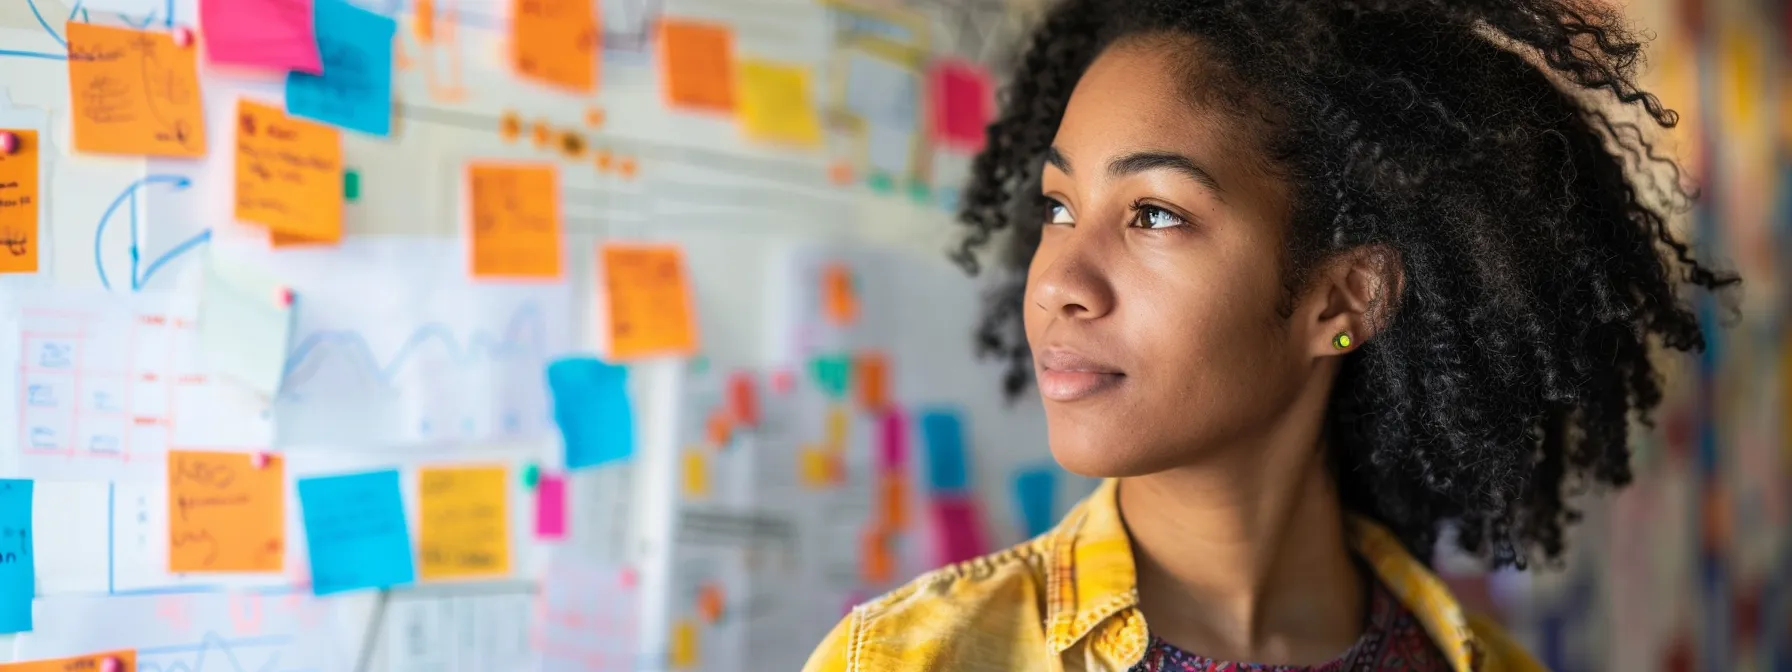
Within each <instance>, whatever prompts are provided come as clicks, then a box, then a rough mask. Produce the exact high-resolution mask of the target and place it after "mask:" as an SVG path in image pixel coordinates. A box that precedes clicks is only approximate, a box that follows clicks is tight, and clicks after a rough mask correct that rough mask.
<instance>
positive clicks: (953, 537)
mask: <svg viewBox="0 0 1792 672" xmlns="http://www.w3.org/2000/svg"><path fill="white" fill-rule="evenodd" d="M928 508H930V509H932V511H931V513H932V515H933V521H932V522H933V533H934V564H935V565H938V566H942V567H943V566H945V565H950V564H952V563H954V562H963V561H965V560H970V559H972V558H975V557H977V556H980V555H983V554H985V553H988V552H989V537H988V536H986V535H984V533H983V518H982V517H981V516H980V515H979V514H978V511H977V502H976V500H973V499H971V498H969V497H940V498H936V499H934V500H933V502H932V503H931V504H930V506H929V507H928Z"/></svg>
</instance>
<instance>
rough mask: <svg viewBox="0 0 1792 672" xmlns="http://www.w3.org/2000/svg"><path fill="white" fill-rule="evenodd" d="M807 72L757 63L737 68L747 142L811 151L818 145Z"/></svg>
mask: <svg viewBox="0 0 1792 672" xmlns="http://www.w3.org/2000/svg"><path fill="white" fill-rule="evenodd" d="M814 96H815V93H814V89H813V88H812V87H811V86H810V75H809V68H808V67H806V66H803V65H797V64H793V63H792V64H786V63H778V62H775V61H767V60H761V59H744V60H742V61H741V64H740V123H741V128H742V130H744V131H745V132H746V134H747V137H748V138H751V139H754V140H761V141H765V142H773V143H782V144H790V145H797V146H801V147H814V146H817V145H820V144H821V117H820V115H818V114H817V113H816V112H815V98H814Z"/></svg>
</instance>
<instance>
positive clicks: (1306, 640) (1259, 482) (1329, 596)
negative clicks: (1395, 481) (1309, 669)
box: [1119, 441, 1367, 665]
mask: <svg viewBox="0 0 1792 672" xmlns="http://www.w3.org/2000/svg"><path fill="white" fill-rule="evenodd" d="M1266 443H1267V445H1261V446H1258V447H1257V448H1258V449H1256V450H1249V451H1246V450H1228V451H1225V454H1224V455H1216V456H1213V459H1211V460H1208V462H1209V463H1205V464H1200V465H1195V466H1190V467H1184V468H1181V469H1176V470H1171V471H1167V472H1162V473H1158V474H1152V475H1149V476H1141V477H1135V478H1128V479H1125V480H1123V481H1122V482H1121V484H1120V493H1119V498H1120V510H1121V514H1122V516H1123V518H1124V519H1125V521H1126V526H1127V530H1128V533H1129V534H1130V536H1131V537H1132V544H1133V551H1134V557H1135V558H1136V559H1135V563H1136V565H1137V568H1138V579H1139V601H1140V609H1141V610H1142V611H1143V612H1144V614H1145V618H1146V622H1147V623H1148V624H1149V626H1150V628H1151V631H1152V633H1153V634H1155V635H1157V636H1158V637H1161V638H1163V639H1164V640H1166V641H1168V642H1170V643H1172V644H1175V645H1177V646H1178V647H1181V648H1183V649H1185V650H1188V651H1190V652H1193V653H1196V654H1198V655H1202V656H1206V657H1209V658H1213V659H1216V660H1229V661H1238V662H1255V663H1266V664H1282V665H1313V664H1318V663H1323V662H1325V661H1327V660H1330V659H1332V658H1334V657H1336V656H1337V655H1339V654H1340V653H1343V652H1344V651H1345V650H1347V649H1348V648H1349V647H1350V645H1351V644H1352V643H1354V642H1355V641H1356V639H1357V637H1358V636H1359V635H1360V633H1361V632H1362V627H1363V614H1364V612H1365V608H1364V600H1365V599H1367V593H1366V591H1365V590H1364V588H1365V586H1364V581H1363V575H1362V573H1361V571H1360V570H1359V569H1358V567H1357V565H1356V563H1354V562H1353V561H1352V560H1351V556H1350V551H1349V549H1348V547H1347V542H1346V539H1345V536H1344V517H1343V512H1342V510H1341V505H1340V504H1339V499H1338V495H1337V492H1336V490H1335V489H1334V488H1333V486H1332V482H1331V478H1330V476H1329V474H1328V472H1327V470H1326V468H1325V464H1324V458H1323V456H1322V454H1321V451H1317V450H1314V449H1313V445H1314V444H1313V443H1311V442H1305V441H1301V442H1289V443H1284V442H1266ZM1302 444H1304V445H1302ZM1220 461H1224V462H1230V464H1213V463H1212V462H1220Z"/></svg>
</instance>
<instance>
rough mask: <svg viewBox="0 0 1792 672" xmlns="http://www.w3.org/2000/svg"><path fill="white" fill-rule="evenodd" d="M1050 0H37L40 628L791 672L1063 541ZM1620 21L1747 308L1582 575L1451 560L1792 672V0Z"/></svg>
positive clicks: (1573, 646)
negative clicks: (1013, 373)
mask: <svg viewBox="0 0 1792 672" xmlns="http://www.w3.org/2000/svg"><path fill="white" fill-rule="evenodd" d="M1047 2H1048V0H815V1H812V0H551V1H550V0H516V1H513V0H229V1H228V2H226V1H225V0H0V93H3V94H4V96H0V134H3V135H0V140H5V139H6V138H9V137H10V138H11V140H10V141H8V142H0V147H7V146H9V142H10V147H11V150H10V151H0V187H5V188H11V189H18V190H19V191H18V192H17V194H16V195H22V196H26V197H28V198H25V199H17V198H14V199H12V200H11V202H8V201H7V200H6V199H0V234H3V239H4V242H5V243H6V249H7V250H8V252H9V254H8V255H5V256H0V358H5V360H4V361H5V364H6V366H5V367H4V370H5V371H6V374H5V375H6V376H8V378H7V380H6V384H5V386H4V389H0V414H4V416H3V417H4V422H0V427H3V428H8V429H7V431H4V432H0V477H4V478H5V479H11V480H0V532H4V533H6V534H5V537H7V538H15V537H16V538H24V537H26V536H29V537H30V538H32V539H33V540H34V544H33V545H28V546H25V548H24V556H23V557H24V558H25V559H26V561H25V562H22V563H21V562H15V560H16V559H17V558H16V557H15V556H11V555H5V554H0V661H31V660H48V659H59V658H65V657H74V658H93V657H95V656H99V657H106V656H118V657H121V658H122V657H126V656H128V657H129V660H130V661H132V663H133V664H134V665H135V666H136V668H135V669H142V670H158V671H162V672H172V671H174V670H184V671H187V672H201V671H203V670H248V669H256V670H264V671H265V670H279V671H283V672H304V671H307V670H357V671H358V670H393V671H408V670H417V671H419V672H422V671H429V672H436V671H446V672H452V671H457V670H458V671H461V672H472V671H475V670H477V671H479V672H486V671H490V670H519V671H520V670H668V669H688V670H696V669H703V670H754V671H757V670H794V669H797V668H798V667H800V665H801V663H802V661H803V660H804V659H805V658H806V656H807V654H808V652H809V651H810V650H811V649H812V648H813V646H814V645H815V643H817V642H818V641H819V640H820V638H821V637H822V635H823V634H825V633H826V631H827V630H828V628H829V627H831V626H832V624H833V623H834V622H836V621H837V620H838V619H839V618H840V617H841V616H842V615H843V614H844V612H845V610H846V608H847V607H848V606H849V605H851V604H855V603H858V602H861V601H864V600H866V599H869V598H870V597H873V596H875V595H877V594H879V593H881V592H882V591H884V590H887V589H889V588H891V587H893V586H895V585H899V584H900V583H902V582H904V581H906V580H907V579H908V578H910V577H913V576H915V575H916V574H918V573H920V572H923V571H926V570H928V569H931V568H934V567H938V566H941V565H943V564H946V563H949V562H952V561H956V560H959V559H964V558H968V557H973V556H975V555H978V554H981V553H984V552H988V551H991V550H995V549H999V548H1002V547H1004V546H1007V545H1010V544H1013V543H1016V542H1019V541H1021V540H1023V539H1025V538H1028V537H1030V536H1032V535H1036V534H1038V533H1040V532H1041V531H1043V530H1045V529H1047V528H1049V526H1050V525H1052V524H1053V523H1054V522H1055V520H1056V518H1057V517H1058V516H1060V515H1062V514H1063V513H1064V512H1065V511H1066V510H1067V509H1068V508H1069V507H1070V506H1071V505H1072V504H1073V503H1074V502H1076V501H1077V500H1078V499H1079V498H1080V497H1082V496H1083V495H1084V494H1086V493H1087V492H1088V491H1089V490H1090V489H1091V488H1092V487H1093V486H1094V484H1093V483H1092V482H1090V481H1088V480H1087V479H1081V478H1077V477H1074V476H1071V475H1069V474H1067V473H1065V472H1063V471H1062V470H1061V469H1059V468H1057V467H1056V466H1055V465H1054V464H1053V463H1052V461H1051V458H1050V455H1049V454H1048V452H1047V450H1046V445H1045V436H1044V427H1043V420H1042V418H1041V416H1040V412H1039V409H1038V402H1037V400H1036V399H1034V398H1032V397H1030V396H1028V397H1024V398H1022V399H1020V400H1018V401H1017V402H1015V403H1012V404H1011V403H1008V402H1006V401H1005V400H1004V399H1003V398H1002V395H1001V371H1000V367H998V366H996V364H995V363H992V362H985V361H979V360H978V359H977V358H976V357H975V356H974V355H975V353H974V350H973V346H974V343H973V340H972V331H973V328H974V325H975V322H976V320H977V317H978V313H979V310H980V303H979V299H980V296H981V294H982V292H983V288H984V284H982V283H983V282H986V281H987V278H984V279H971V278H966V277H965V276H964V275H963V274H962V273H961V272H960V271H959V270H958V269H957V268H955V267H953V266H951V265H950V264H948V263H947V262H946V257H945V252H946V250H948V249H949V248H950V246H951V245H952V244H953V242H954V241H955V231H954V227H955V225H954V224H953V211H954V209H955V208H956V206H957V198H958V190H959V188H960V186H961V184H962V181H963V179H964V175H965V172H966V170H967V169H968V167H969V164H970V161H971V159H972V157H973V156H974V155H975V154H976V152H977V151H978V150H979V149H980V148H981V145H982V142H983V135H982V129H983V127H984V125H985V124H986V123H987V121H988V119H989V118H990V117H991V115H992V114H993V112H994V109H995V108H994V105H995V101H996V99H997V97H996V96H997V91H999V89H1000V87H1001V86H1002V85H1003V82H1002V81H1001V78H1002V76H1003V74H1004V73H1005V72H1006V71H1007V70H1008V67H1009V60H1008V59H1009V58H1010V57H1011V56H1012V54H1013V49H1014V47H1015V46H1016V45H1017V43H1018V41H1019V40H1021V39H1022V38H1023V37H1024V36H1025V34H1026V31H1027V28H1028V26H1029V25H1030V23H1031V21H1032V19H1033V18H1034V17H1035V16H1037V14H1038V11H1039V9H1040V8H1041V7H1043V6H1045V5H1046V4H1047ZM1624 11H1625V12H1626V13H1627V14H1628V15H1629V16H1630V17H1631V18H1632V19H1633V20H1634V22H1635V23H1636V24H1637V25H1638V26H1639V27H1641V28H1644V29H1646V30H1647V31H1648V32H1649V33H1651V34H1653V35H1654V36H1655V38H1656V39H1655V40H1654V42H1653V43H1652V45H1651V48H1650V52H1649V58H1648V62H1647V65H1646V67H1645V72H1646V76H1645V82H1646V84H1647V88H1648V89H1649V90H1650V91H1652V92H1654V93H1655V94H1657V95H1658V96H1659V97H1660V98H1661V100H1662V101H1663V103H1664V104H1666V105H1667V106H1669V107H1671V108H1673V109H1675V110H1677V111H1678V112H1679V113H1680V123H1679V124H1678V126H1677V127H1676V128H1674V129H1672V130H1671V131H1666V132H1664V135H1663V141H1662V142H1663V144H1662V145H1660V146H1661V147H1662V148H1663V149H1664V150H1671V151H1672V152H1673V153H1674V155H1676V156H1677V157H1679V159H1680V160H1681V165H1682V167H1683V169H1684V173H1683V174H1682V175H1680V176H1679V178H1678V179H1681V180H1682V182H1683V183H1684V184H1686V185H1687V186H1689V187H1694V188H1696V189H1697V190H1698V191H1699V192H1700V193H1701V198H1700V199H1699V200H1698V202H1697V203H1696V204H1695V205H1694V206H1693V207H1692V208H1691V210H1690V212H1687V213H1685V214H1684V216H1682V217H1681V218H1680V219H1679V221H1678V224H1679V225H1680V226H1681V227H1682V230H1683V231H1685V232H1687V234H1688V235H1689V236H1690V237H1692V238H1693V239H1696V240H1697V242H1698V245H1699V247H1700V248H1701V250H1702V251H1703V254H1705V255H1708V256H1710V257H1714V258H1717V259H1719V260H1723V261H1726V262H1727V263H1728V264H1730V265H1731V266H1733V267H1735V268H1738V269H1739V270H1740V271H1741V272H1742V274H1743V276H1744V277H1745V289H1744V292H1743V294H1742V295H1741V296H1742V298H1741V301H1740V304H1739V306H1738V307H1739V309H1740V311H1739V315H1740V317H1739V319H1731V318H1728V317H1726V312H1725V311H1724V310H1723V307H1721V306H1717V305H1713V304H1710V303H1709V302H1706V303H1701V304H1700V313H1701V316H1702V317H1703V318H1704V319H1705V321H1706V323H1707V334H1708V335H1707V337H1708V339H1709V340H1710V343H1711V344H1712V347H1711V348H1710V349H1709V351H1708V352H1706V353H1705V354H1704V355H1703V356H1700V357H1687V358H1680V359H1676V360H1674V361H1672V362H1671V363H1670V365H1669V366H1668V368H1669V369H1670V371H1671V373H1670V380H1671V384H1670V390H1671V392H1670V394H1669V396H1668V399H1667V401H1666V402H1665V403H1664V404H1663V406H1662V408H1661V409H1660V411H1659V412H1658V413H1657V414H1656V419H1657V422H1656V426H1655V428H1654V429H1653V430H1652V431H1648V432H1641V433H1639V434H1638V436H1639V437H1640V438H1639V439H1638V444H1637V446H1636V447H1635V449H1636V453H1635V457H1634V470H1635V472H1636V474H1637V478H1636V482H1635V483H1634V484H1633V485H1632V486H1630V487H1629V488H1627V489H1625V490H1623V491H1622V492H1619V493H1616V494H1612V493H1588V496H1587V498H1586V499H1585V501H1584V502H1583V504H1582V506H1583V510H1584V511H1585V513H1586V519H1585V521H1584V522H1583V523H1582V524H1581V525H1580V526H1579V527H1578V528H1577V529H1576V530H1575V532H1574V536H1573V537H1572V544H1571V553H1570V557H1569V558H1568V559H1567V560H1566V561H1565V562H1563V563H1562V564H1561V566H1558V567H1546V568H1534V569H1533V570H1531V571H1526V572H1501V573H1496V574H1489V573H1486V572H1482V571H1480V570H1478V569H1477V568H1475V567H1474V566H1473V564H1472V563H1468V562H1464V561H1462V560H1460V559H1458V558H1454V557H1449V556H1443V557H1440V558H1439V559H1438V567H1439V569H1440V573H1441V574H1443V575H1444V576H1445V578H1446V579H1447V580H1449V581H1450V583H1451V584H1452V585H1453V586H1454V587H1455V588H1456V591H1457V593H1458V595H1460V596H1462V597H1463V599H1464V600H1465V601H1466V602H1469V603H1470V604H1471V605H1473V606H1475V607H1476V608H1479V609H1484V610H1488V611H1491V612H1493V613H1496V614H1497V615H1499V617H1500V618H1501V619H1502V620H1504V621H1505V622H1506V623H1508V624H1509V625H1510V627H1511V628H1513V630H1514V632H1515V633H1516V634H1517V635H1518V636H1519V637H1520V639H1522V640H1523V641H1524V642H1525V643H1526V645H1527V646H1528V647H1529V648H1530V649H1531V650H1532V651H1534V652H1535V653H1536V654H1537V655H1538V656H1539V657H1540V658H1541V659H1542V660H1543V661H1544V663H1545V664H1546V665H1547V666H1548V667H1549V668H1550V669H1553V670H1558V671H1561V672H1573V671H1577V670H1662V671H1677V670H1707V671H1716V670H1763V671H1766V670H1777V671H1792V428H1788V426H1787V425H1786V423H1787V420H1786V418H1787V416H1788V415H1792V396H1788V395H1789V394H1792V390H1789V389H1788V384H1789V383H1792V353H1789V352H1788V348H1787V343H1788V340H1787V339H1788V338H1792V333H1788V332H1787V330H1786V326H1785V325H1786V307H1787V299H1786V298H1785V293H1784V289H1783V288H1784V287H1785V286H1786V281H1785V279H1784V278H1783V277H1782V274H1783V273H1785V272H1786V270H1785V269H1786V268H1788V265H1787V263H1786V262H1785V261H1784V260H1783V257H1785V256H1786V255H1787V254H1792V3H1788V2H1786V0H1753V1H1743V0H1723V1H1715V2H1697V1H1693V0H1678V1H1676V0H1632V1H1631V2H1629V3H1628V4H1626V5H1624ZM270 128H272V129H276V130H277V131H278V132H265V133H264V132H261V130H262V129H270ZM3 195H4V194H0V196H3ZM34 202H35V203H36V204H37V205H36V206H33V205H32V203H34ZM1720 325H1721V326H1720ZM544 378H545V380H546V385H543V380H544ZM12 428H16V431H13V430H12ZM193 465H205V466H204V467H203V468H202V467H196V466H193ZM193 469H201V470H202V471H203V470H204V469H215V470H236V471H234V472H232V473H254V474H260V475H261V477H259V478H255V479H249V480H246V481H243V483H245V484H239V485H237V486H233V487H235V488H236V489H234V490H230V491H229V493H228V494H229V495H230V498H227V499H229V501H231V502H235V504H232V505H230V506H227V507H224V508H221V509H219V510H216V511H212V512H210V513H206V514H204V515H200V516H198V517H197V518H194V517H191V516H188V515H187V509H186V508H185V507H186V506H187V503H190V502H191V501H193V500H194V498H201V497H203V496H216V493H211V495H207V494H206V493H207V491H201V490H195V489H194V488H196V487H199V486H195V485H194V484H193V483H194V481H193V479H190V478H189V479H183V478H182V477H181V474H183V473H184V474H192V473H197V472H194V471H193ZM248 469H253V470H254V471H246V470H248ZM394 476H395V477H394ZM206 487H210V485H207V486H206ZM19 493H23V494H22V495H21V494H19ZM244 502H247V503H244ZM357 519H366V520H376V519H377V520H380V521H385V522H383V523H381V524H380V525H371V526H359V527H358V526H355V525H350V524H347V523H344V522H343V521H345V520H350V521H352V520H357ZM376 528H377V529H376ZM20 533H23V534H20ZM270 534H271V535H274V536H273V537H272V538H271V539H270V538H268V535H270ZM199 537H204V538H207V539H214V538H215V539H228V540H236V541H226V542H222V543H221V544H220V545H218V546H216V547H213V546H207V547H206V550H205V551H204V552H201V551H195V550H193V549H194V546H193V543H192V541H191V540H192V539H195V538H199ZM21 568H23V569H21ZM8 633H15V634H8ZM0 669H11V668H10V667H8V666H7V665H5V664H4V662H0ZM22 669H37V668H22ZM57 669H60V668H57Z"/></svg>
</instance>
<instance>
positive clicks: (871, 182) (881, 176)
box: [865, 173, 896, 194]
mask: <svg viewBox="0 0 1792 672" xmlns="http://www.w3.org/2000/svg"><path fill="white" fill-rule="evenodd" d="M865 184H866V185H867V186H870V187H871V190H872V191H875V192H877V193H880V194H887V193H890V192H892V191H895V190H896V181H895V180H893V179H890V176H889V175H888V174H885V173H872V174H871V176H870V177H868V178H866V179H865Z"/></svg>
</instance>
